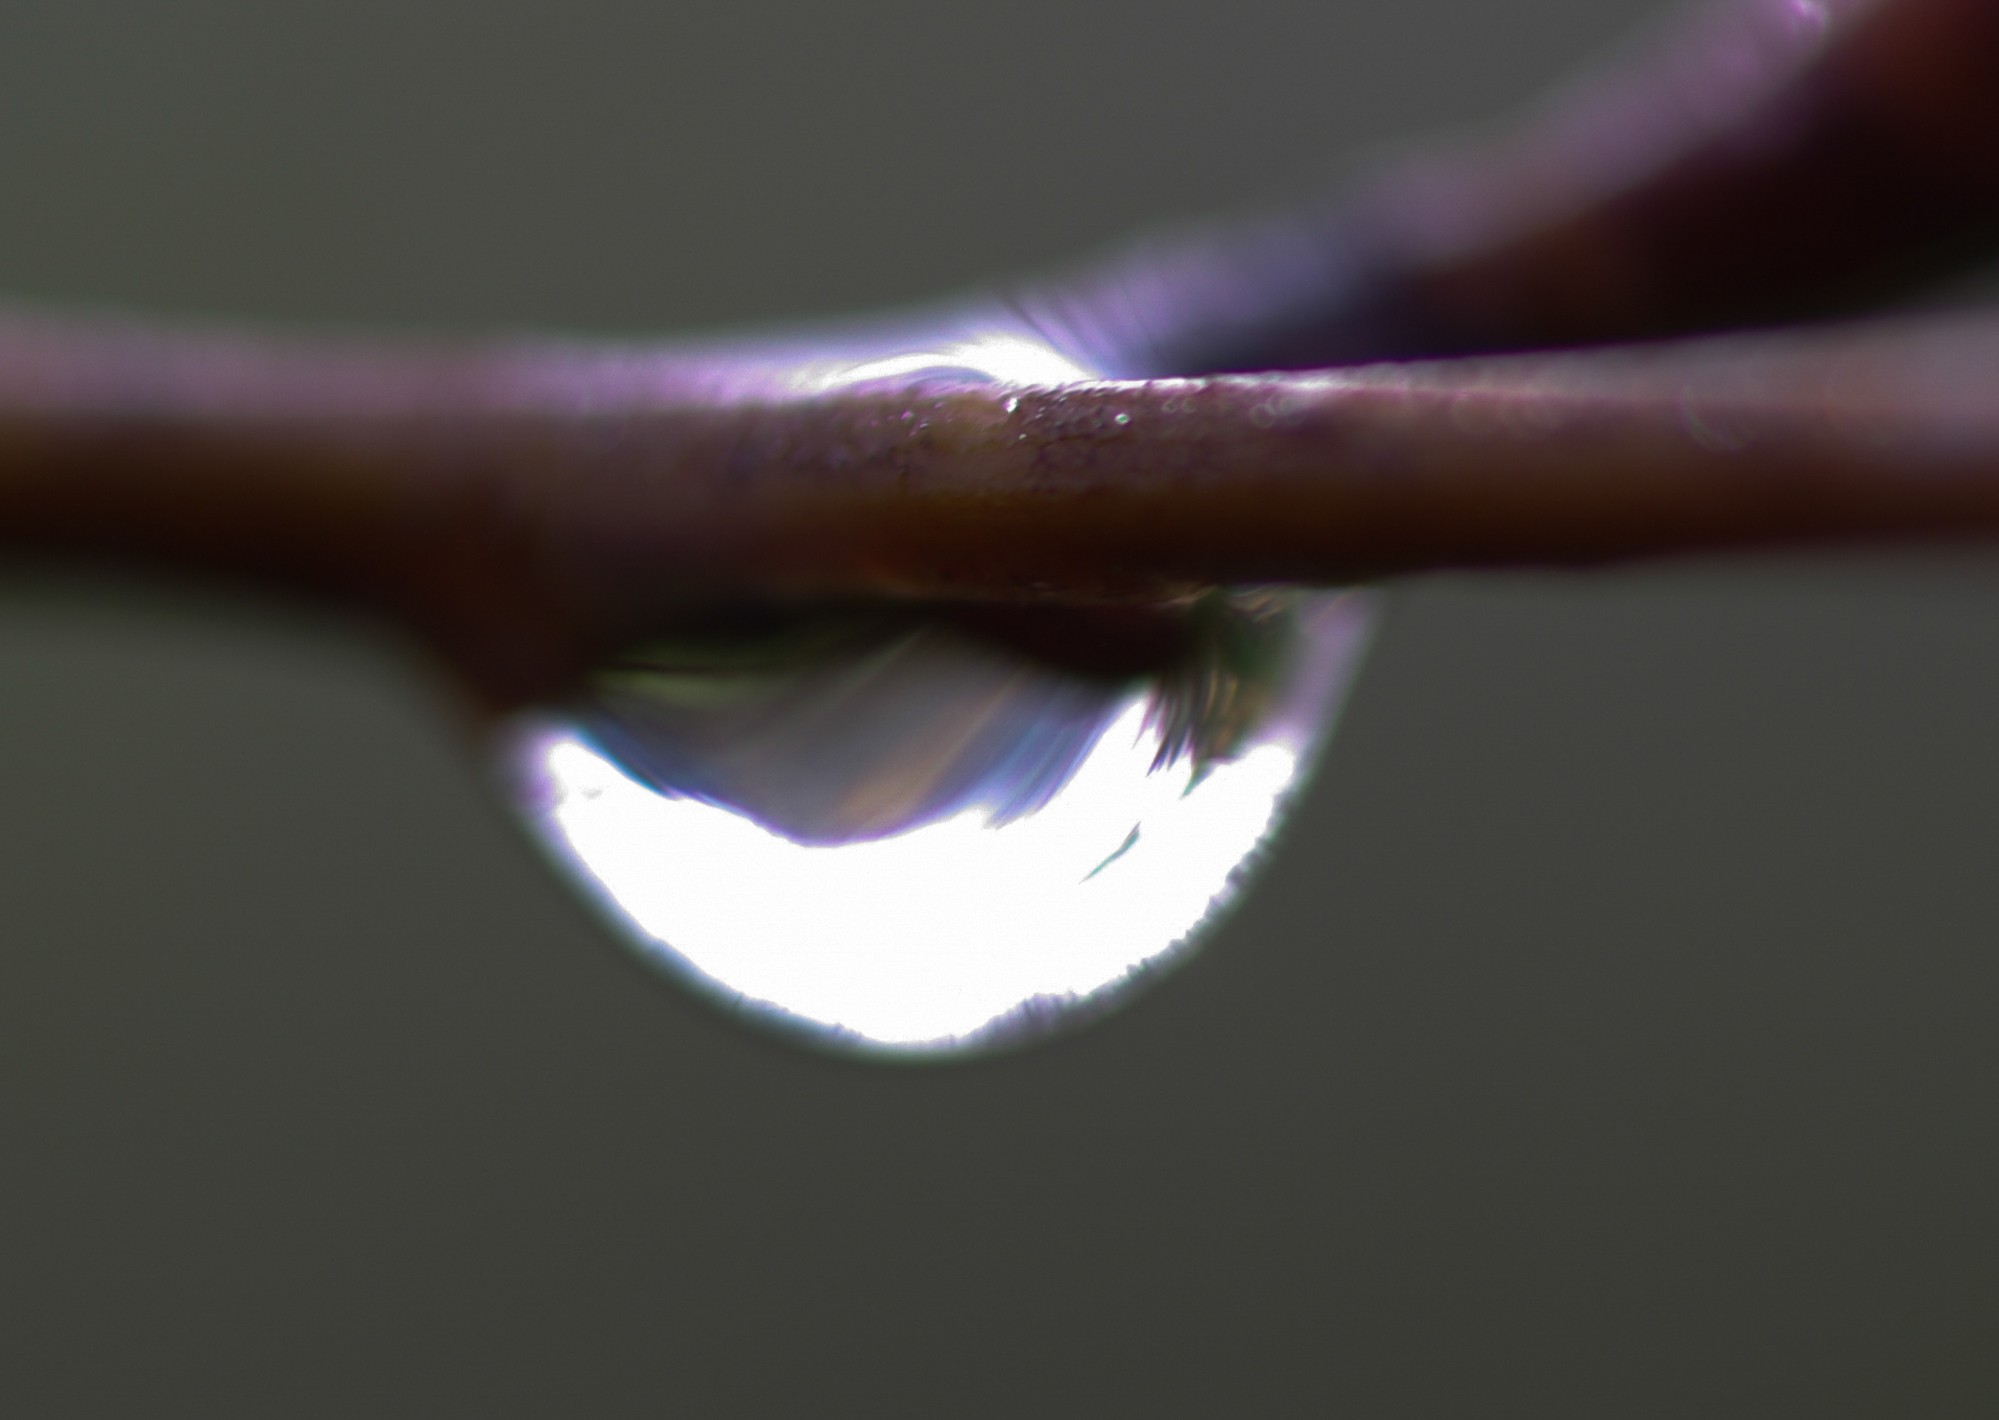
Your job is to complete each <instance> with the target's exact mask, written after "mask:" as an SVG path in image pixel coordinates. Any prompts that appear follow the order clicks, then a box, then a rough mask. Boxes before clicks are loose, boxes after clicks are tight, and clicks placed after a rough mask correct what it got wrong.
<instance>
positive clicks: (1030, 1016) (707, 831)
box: [505, 595, 1368, 1051]
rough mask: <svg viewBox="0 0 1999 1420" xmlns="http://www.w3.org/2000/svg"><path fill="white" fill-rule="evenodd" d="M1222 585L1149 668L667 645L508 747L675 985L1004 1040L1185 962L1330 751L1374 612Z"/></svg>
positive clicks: (924, 1041)
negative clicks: (1323, 749) (1339, 706)
mask: <svg viewBox="0 0 1999 1420" xmlns="http://www.w3.org/2000/svg"><path fill="white" fill-rule="evenodd" d="M1211 601H1212V605H1210V606H1208V607H1205V608H1203V609H1202V610H1201V611H1200V613H1199V614H1198V616H1197V617H1196V618H1195V622H1194V623H1193V624H1190V625H1189V626H1188V628H1187V630H1188V632H1189V635H1188V636H1187V640H1186V644H1185V645H1183V646H1181V647H1178V648H1175V649H1173V650H1171V651H1170V653H1169V654H1167V655H1166V657H1165V659H1164V662H1163V663H1162V664H1161V665H1160V666H1159V667H1158V668H1156V669H1154V670H1152V671H1150V672H1148V673H1146V674H1143V675H1138V676H1112V675H1101V674H1092V673H1082V672H1079V671H1078V670H1076V669H1071V668H1065V667H1063V666H1060V665H1058V664H1056V663H1055V662H1054V661H1051V660H1050V659H1049V658H1047V657H1046V656H1045V655H1040V654H1037V655H1028V654H1024V653H1023V652H1022V651H1021V650H1018V649H1007V648H1005V647H1004V646H1002V645H999V644H996V643H995V642H994V641H992V640H991V639H990V638H988V637H985V636H980V635H970V634H967V633H965V632H964V631H962V630H960V629H957V628H954V627H950V626H946V625H942V624H934V625H928V626H917V627H901V628H888V627H872V628H871V627H862V626H857V625H854V624H852V623H835V622H830V621H829V622H825V623H806V624H801V625H795V626H790V627H786V628H782V629H781V630H779V631H775V632H773V633H771V634H769V635H768V636H765V637H762V638H756V639H738V640H736V641H735V643H734V644H733V645H732V646H731V645H724V644H722V643H720V642H708V643H704V642H700V641H694V642H689V643H688V644H685V645H682V646H678V647H673V646H665V647H661V648H657V649H656V650H655V651H653V652H652V653H650V655H648V656H637V657H632V658H629V659H627V660H626V661H624V662H621V663H620V664H618V665H617V666H614V667H612V668H609V669H608V670H607V671H606V672H605V673H604V674H603V675H602V676H600V677H598V678H597V680H596V682H595V683H594V684H593V686H592V687H591V688H590V690H589V691H588V692H587V693H586V694H584V695H583V696H581V697H579V698H578V699H577V700H576V701H575V702H574V703H572V704H571V705H569V706H566V707H564V708H563V709H562V710H560V711H559V712H556V713H551V714H543V715H540V716H536V717H532V718H527V719H523V720H522V721H520V722H517V723H516V724H515V725H514V726H512V727H511V729H510V731H509V733H508V735H507V737H506V740H505V744H506V750H505V753H506V755H507V758H508V759H509V761H510V762H511V768H512V771H513V775H514V777H515V779H516V781H517V782H518V783H519V785H520V786H521V794H522V799H523V802H524V803H525V805H526V808H527V816H528V820H529V822H530V824H531V826H532V827H533V828H534V829H535V831H536V832H537V834H538V836H539V837H540V838H541V839H542V841H543V842H544V843H545V844H546V845H547V847H548V848H549V849H551V850H552V852H553V853H554V855H555V856H556V857H557V859H558V860H559V861H562V862H564V863H566V864H567V865H568V867H569V868H570V869H571V871H572V872H573V873H574V874H575V875H576V876H577V877H578V878H579V879H580V880H581V881H583V882H584V883H585V884H586V885H587V886H589V887H591V888H592V889H593V892H594V895H595V896H596V897H597V898H598V899H599V901H600V902H601V903H602V905H603V906H604V908H605V909H606V910H607V912H608V914H609V915H610V917H611V918H612V919H613V921H615V922H617V923H618V924H620V925H621V926H622V927H623V929H624V931H625V934H626V935H627V936H628V937H629V938H630V940H631V941H632V942H634V943H635V944H636V945H637V947H638V948H639V949H640V951H641V952H642V953H644V954H645V956H647V957H648V958H649V959H650V960H652V961H653V962H654V963H655V964H657V965H659V966H661V967H663V968H665V969H666V970H667V971H668V972H669V973H671V974H672V975H674V976H677V977H679V978H680V979H681V980H683V981H685V982H687V983H689V984H692V985H694V986H695V987H697V989H701V990H703V991H705V992H707V993H709V994H710V995H711V996H713V997H715V998H717V999H719V1000H721V1001H723V1002H725V1003H727V1004H728V1005H729V1006H730V1007H731V1008H732V1009H740V1010H741V1011H743V1012H745V1013H746V1014H748V1015H749V1016H751V1017H753V1018H755V1019H758V1020H760V1021H763V1022H765V1023H767V1024H770V1025H773V1026H777V1027H779V1028H789V1029H791V1030H793V1031H796V1032H799V1033H802V1034H805V1035H807V1036H809V1037H811V1038H814V1039H817V1040H819V1041H821V1042H824V1043H829V1044H834V1045H841V1046H846V1047H850V1048H854V1049H863V1050H868V1049H872V1050H903V1051H940V1050H953V1049H959V1050H962V1049H977V1048H985V1047H989V1046H993V1045H1001V1044H1006V1043H1008V1042H1009V1041H1011V1040H1014V1039H1019V1038H1023V1037H1027V1036H1032V1035H1037V1034H1040V1033H1042V1032H1043V1031H1045V1030H1046V1029H1048V1028H1049V1027H1051V1026H1054V1025H1059V1024H1062V1023H1064V1022H1068V1021H1072V1020H1080V1019H1084V1018H1086V1017H1088V1016H1090V1015H1092V1014H1094V1013H1096V1012H1097V1011H1098V1010H1100V1009H1102V1008H1103V1007H1104V1006H1105V1005H1107V1004H1109V1003H1111V1002H1114V1001H1115V1000H1116V999H1118V998H1119V997H1121V996H1122V995H1123V994H1124V993H1125V992H1127V991H1128V990H1129V989H1130V988H1132V987H1134V986H1136V985H1138V984H1140V983H1141V982H1142V981H1143V980H1144V979H1146V978H1147V977H1149V976H1151V975H1153V974H1154V973H1153V972H1152V970H1151V968H1154V967H1156V966H1158V965H1160V964H1162V963H1164V962H1165V961H1168V960H1170V959H1171V958H1172V957H1173V956H1174V955H1175V954H1176V953H1177V952H1179V951H1182V950H1185V949H1186V947H1187V946H1188V944H1189V943H1190V941H1191V939H1192V938H1193V936H1194V935H1195V934H1196V933H1197V932H1198V931H1199V929H1200V928H1201V927H1202V925H1203V924H1204V923H1206V922H1209V921H1212V920H1213V918H1214V917H1215V916H1216V915H1217V914H1218V913H1219V912H1220V911H1221V910H1222V908H1223V907H1224V906H1225V905H1226V903H1227V901H1228V900H1229V898H1230V897H1231V896H1233V894H1234V893H1235V892H1237V891H1239V890H1240V888H1241V887H1242V874H1241V869H1242V867H1243V865H1244V863H1245V861H1246V860H1247V859H1249V858H1250V857H1251V856H1252V855H1253V853H1254V852H1255V850H1256V849H1257V847H1258V845H1259V844H1260V843H1262V842H1263V841H1264V839H1265V838H1266V837H1267V836H1268V834H1269V832H1270V830H1271V829H1272V827H1273V825H1274V824H1275V822H1276V820H1277V818H1278V817H1279V815H1280V814H1281V812H1282V807H1283V804H1284V802H1285V800H1286V797H1287V796H1288V795H1289V794H1290V793H1291V792H1292V791H1293V790H1294V788H1295V787H1296V786H1297V784H1298V781H1299V779H1300V777H1301V775H1302V774H1303V773H1304V772H1305V771H1306V770H1307V769H1308V768H1309V766H1310V763H1311V761H1312V759H1313V757H1314V755H1315V753H1316V752H1317V748H1318V745H1319V741H1320V737H1321V734H1322V730H1323V726H1324V725H1325V724H1326V722H1327V720H1328V718H1329V716H1330V714H1331V712H1332V710H1333V709H1334V707H1335V705H1336V703H1337V701H1338V698H1339V695H1340V693H1341V691H1342V690H1343V689H1344V686H1345V683H1346V680H1347V678H1348V674H1349V672H1350V670H1351V668H1352V665H1353V662H1354V658H1355V654H1356V652H1357V651H1358V649H1359V647H1360V644H1361V640H1362V637H1363V635H1364V632H1365V627H1366V623H1367V619H1368V614H1367V609H1366V606H1365V604H1364V600H1363V599H1362V598H1359V597H1357V596H1352V595H1349V596H1345V597H1324V596H1320V597H1313V598H1310V599H1308V600H1307V601H1305V602H1303V603H1301V604H1298V605H1295V606H1280V605H1276V604H1274V603H1271V602H1269V601H1268V599H1262V598H1251V599H1248V600H1244V599H1240V598H1237V599H1222V598H1219V597H1217V598H1213V599H1211ZM1203 623H1204V624H1203ZM1081 639H1082V640H1083V641H1084V642H1089V641H1090V640H1091V638H1090V637H1089V636H1085V637H1083V638H1081Z"/></svg>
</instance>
